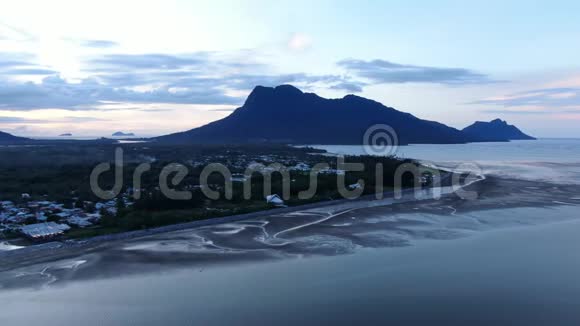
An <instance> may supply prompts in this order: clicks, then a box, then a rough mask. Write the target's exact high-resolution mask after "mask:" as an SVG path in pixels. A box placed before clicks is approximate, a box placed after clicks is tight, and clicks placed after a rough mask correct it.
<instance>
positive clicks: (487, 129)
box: [463, 119, 536, 142]
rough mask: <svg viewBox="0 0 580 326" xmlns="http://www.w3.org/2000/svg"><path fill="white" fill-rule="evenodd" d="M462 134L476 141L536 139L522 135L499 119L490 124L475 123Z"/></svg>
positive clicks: (515, 128)
mask: <svg viewBox="0 0 580 326" xmlns="http://www.w3.org/2000/svg"><path fill="white" fill-rule="evenodd" d="M463 132H464V133H465V134H467V135H468V136H469V137H471V138H473V139H475V140H476V141H483V142H485V141H506V140H535V139H536V138H534V137H532V136H529V135H526V134H524V133H523V132H522V131H521V130H519V129H518V128H517V127H516V126H513V125H510V124H508V123H507V122H506V121H503V120H501V119H495V120H492V121H490V122H482V121H477V122H475V123H474V124H472V125H471V126H469V127H466V128H465V129H463Z"/></svg>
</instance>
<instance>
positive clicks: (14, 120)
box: [0, 116, 110, 124]
mask: <svg viewBox="0 0 580 326" xmlns="http://www.w3.org/2000/svg"><path fill="white" fill-rule="evenodd" d="M95 121H98V122H101V121H110V120H108V119H100V118H93V117H60V118H57V119H29V118H22V117H5V116H0V124H45V123H82V122H95Z"/></svg>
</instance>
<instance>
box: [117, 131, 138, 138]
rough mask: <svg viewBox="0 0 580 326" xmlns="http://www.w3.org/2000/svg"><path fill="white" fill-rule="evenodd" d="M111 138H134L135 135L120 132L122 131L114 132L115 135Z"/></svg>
mask: <svg viewBox="0 0 580 326" xmlns="http://www.w3.org/2000/svg"><path fill="white" fill-rule="evenodd" d="M112 136H113V137H134V136H135V134H134V133H132V132H127V133H125V132H122V131H117V132H116V133H114V134H113V135H112Z"/></svg>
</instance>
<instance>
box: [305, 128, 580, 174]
mask: <svg viewBox="0 0 580 326" xmlns="http://www.w3.org/2000/svg"><path fill="white" fill-rule="evenodd" d="M313 147H316V148H320V149H325V150H327V151H328V152H330V153H334V154H342V155H364V154H367V152H366V151H365V148H364V147H363V146H353V145H315V146H313ZM370 153H372V152H370ZM391 153H393V154H394V155H396V156H398V157H402V158H413V159H418V160H420V161H423V162H426V163H430V164H434V165H437V166H440V167H442V168H451V169H453V168H461V169H467V170H472V169H478V171H481V172H482V173H483V174H486V175H496V176H502V177H511V178H521V179H526V180H534V181H537V180H542V181H552V182H557V183H575V184H578V183H580V139H539V140H535V141H529V140H525V141H512V142H504V143H471V144H453V145H436V144H423V145H409V146H399V147H397V148H396V150H392V152H391Z"/></svg>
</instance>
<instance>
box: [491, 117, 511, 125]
mask: <svg viewBox="0 0 580 326" xmlns="http://www.w3.org/2000/svg"><path fill="white" fill-rule="evenodd" d="M489 123H491V124H498V125H499V124H501V125H507V124H508V123H507V121H504V120H502V119H499V118H497V119H494V120H491V121H490V122H489Z"/></svg>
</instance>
